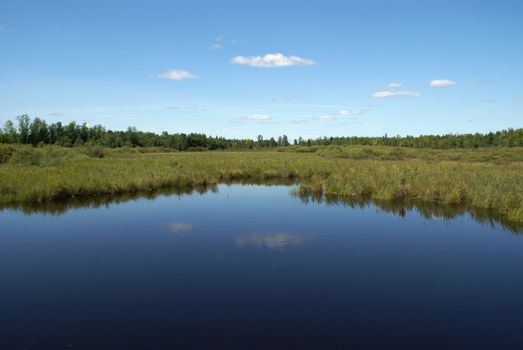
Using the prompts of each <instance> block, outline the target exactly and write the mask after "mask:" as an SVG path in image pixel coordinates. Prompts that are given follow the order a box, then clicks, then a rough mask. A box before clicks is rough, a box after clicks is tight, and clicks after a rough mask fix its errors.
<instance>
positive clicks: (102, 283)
mask: <svg viewBox="0 0 523 350" xmlns="http://www.w3.org/2000/svg"><path fill="white" fill-rule="evenodd" d="M398 212H399V213H401V214H402V215H397V213H398ZM309 348H311V349H347V348H356V349H443V348H446V349H454V348H455V349H463V348H474V349H479V348H488V349H494V348H497V349H521V348H523V235H520V234H518V233H517V232H514V231H510V230H508V229H507V228H505V227H503V226H502V225H500V224H496V223H490V224H485V221H484V220H483V221H482V222H478V221H475V220H474V219H473V218H472V216H471V215H470V214H466V213H465V214H461V215H458V216H456V217H454V218H452V219H443V218H441V217H438V216H437V215H433V217H430V215H426V214H425V215H421V214H420V212H419V211H418V210H417V209H411V210H408V211H406V212H405V211H404V210H401V211H397V212H396V213H392V212H391V211H387V210H384V209H380V208H378V207H377V206H374V205H372V204H366V205H362V206H354V207H350V206H347V205H343V204H326V203H324V202H323V203H319V202H314V201H309V202H308V203H304V201H302V200H300V199H299V198H297V197H295V196H292V195H290V187H287V186H252V185H248V186H246V185H232V186H228V185H220V186H219V188H218V189H217V191H216V190H215V191H208V192H206V193H202V194H198V193H195V194H192V195H181V196H177V195H168V196H167V195H162V196H159V197H157V198H155V199H154V200H151V199H145V198H141V199H135V200H131V201H127V202H123V203H114V204H109V205H107V206H101V207H97V208H93V207H87V208H85V207H84V208H81V207H79V208H72V209H69V210H65V211H64V212H63V213H61V214H60V215H55V214H49V213H46V212H45V211H44V212H39V211H36V212H33V213H31V214H30V215H29V214H27V212H26V213H23V212H22V211H19V210H12V209H7V210H4V211H2V212H0V349H10V350H11V349H155V350H158V349H309Z"/></svg>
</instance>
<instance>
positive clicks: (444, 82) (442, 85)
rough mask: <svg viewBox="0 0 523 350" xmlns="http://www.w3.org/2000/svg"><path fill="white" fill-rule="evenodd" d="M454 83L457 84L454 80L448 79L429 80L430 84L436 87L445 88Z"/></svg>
mask: <svg viewBox="0 0 523 350" xmlns="http://www.w3.org/2000/svg"><path fill="white" fill-rule="evenodd" d="M456 84H457V82H456V81H454V80H449V79H436V80H432V81H431V82H430V86H431V87H436V88H446V87H449V86H452V85H456Z"/></svg>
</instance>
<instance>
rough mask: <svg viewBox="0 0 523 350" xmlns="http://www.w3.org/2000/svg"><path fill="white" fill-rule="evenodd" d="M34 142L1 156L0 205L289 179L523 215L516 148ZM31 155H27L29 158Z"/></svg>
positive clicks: (334, 189)
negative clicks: (276, 148) (111, 148)
mask: <svg viewBox="0 0 523 350" xmlns="http://www.w3.org/2000/svg"><path fill="white" fill-rule="evenodd" d="M360 148H361V147H360ZM37 151H38V152H36V151H35V152H36V153H38V154H36V153H35V154H33V153H32V152H33V151H31V150H27V149H25V150H24V151H23V152H22V153H23V154H21V155H19V156H16V155H12V156H11V159H10V160H9V161H8V162H6V163H4V164H2V165H0V179H1V181H0V203H2V205H21V206H24V207H25V208H30V207H31V206H32V205H33V206H40V205H41V204H40V203H46V202H48V201H56V200H61V199H71V198H72V199H78V198H89V200H94V201H95V202H96V201H97V200H98V198H102V197H104V196H114V195H117V196H119V197H120V198H125V196H128V195H129V194H131V196H132V195H134V194H139V193H151V192H154V191H157V190H159V189H160V190H165V189H177V190H180V189H184V188H188V187H189V188H191V187H198V186H207V185H210V184H217V183H221V182H234V181H242V180H248V181H251V182H265V181H270V180H273V179H276V180H279V179H287V180H290V181H298V182H299V183H300V184H301V187H300V188H301V193H303V194H310V193H314V194H319V195H324V196H326V197H327V196H331V195H336V196H340V197H343V198H348V197H350V198H361V199H366V198H370V199H372V200H373V201H375V202H377V203H380V202H386V201H401V202H405V201H407V202H408V201H417V202H419V203H422V202H425V203H430V205H450V206H455V207H458V208H465V209H470V208H473V209H474V210H475V211H478V210H480V211H488V212H491V213H493V214H494V215H495V216H497V217H499V218H501V219H502V220H503V221H504V222H507V223H510V225H512V226H513V227H517V226H518V225H522V224H523V176H522V175H521V174H523V162H521V158H522V157H520V155H521V154H522V153H523V151H522V149H519V148H514V149H502V150H497V149H488V150H484V149H483V150H477V152H475V151H474V150H466V151H459V150H451V151H438V150H410V149H409V150H407V151H403V150H396V149H393V148H383V147H382V148H375V149H372V152H370V151H368V148H365V149H363V148H362V149H361V150H356V149H354V150H353V149H349V148H343V149H330V148H325V149H323V148H320V149H318V150H317V154H316V153H294V152H204V153H195V152H191V153H181V152H180V153H144V154H142V153H134V152H133V153H122V152H114V154H113V153H111V152H109V153H108V154H107V155H106V156H104V158H93V157H88V156H86V155H85V154H78V152H77V151H75V150H70V149H61V148H52V147H50V148H49V149H47V148H44V149H42V150H37ZM26 158H27V159H29V160H31V161H30V162H25V163H24V159H26ZM33 158H34V159H33ZM12 159H15V160H16V162H11V160H12ZM104 200H105V199H101V200H100V202H102V203H103V201H104ZM32 203H38V204H36V205H34V204H32ZM44 205H47V204H44Z"/></svg>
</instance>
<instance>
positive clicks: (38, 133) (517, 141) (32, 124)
mask: <svg viewBox="0 0 523 350" xmlns="http://www.w3.org/2000/svg"><path fill="white" fill-rule="evenodd" d="M0 143H18V144H29V145H33V146H38V145H49V144H52V145H59V146H64V147H75V146H83V145H101V146H105V147H111V148H117V147H124V146H127V147H165V148H170V149H176V150H179V151H188V150H189V151H190V150H217V149H257V148H276V147H285V146H289V145H290V144H291V142H290V141H289V139H288V137H287V136H286V135H282V136H279V137H277V138H274V137H271V138H270V139H264V138H263V136H261V135H259V136H258V137H257V139H256V140H251V139H226V138H224V137H218V136H215V137H213V136H207V135H205V134H200V133H189V134H185V133H174V134H170V133H168V132H167V131H164V132H162V133H161V134H157V133H153V132H143V131H138V130H137V129H136V128H134V127H129V128H127V130H125V131H113V130H107V129H106V128H104V127H103V126H101V125H95V126H88V125H87V124H86V123H83V124H78V123H76V122H70V123H67V124H63V123H61V122H56V123H47V122H46V121H45V120H43V119H40V118H34V119H31V118H30V117H29V116H28V115H26V114H24V115H21V116H19V117H17V118H16V120H15V121H11V120H9V121H7V122H5V123H4V125H3V127H2V128H0ZM292 144H293V145H298V146H324V145H339V146H344V145H379V146H399V147H413V148H439V149H448V148H478V147H517V146H519V147H523V129H522V128H519V129H507V130H502V131H497V132H490V133H486V134H480V133H475V134H460V135H455V134H448V135H421V136H404V137H401V136H394V137H389V136H387V135H384V136H381V137H356V136H347V137H322V138H317V139H304V138H302V137H299V138H298V139H295V140H293V141H292Z"/></svg>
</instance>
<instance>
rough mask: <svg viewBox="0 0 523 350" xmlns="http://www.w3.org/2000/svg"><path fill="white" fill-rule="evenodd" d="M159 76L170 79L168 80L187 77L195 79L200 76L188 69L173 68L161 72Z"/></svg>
mask: <svg viewBox="0 0 523 350" xmlns="http://www.w3.org/2000/svg"><path fill="white" fill-rule="evenodd" d="M158 78H161V79H168V80H187V79H195V78H198V77H197V76H196V75H194V74H192V73H191V72H189V71H186V70H182V69H171V70H168V71H167V72H165V73H162V74H159V75H158Z"/></svg>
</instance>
